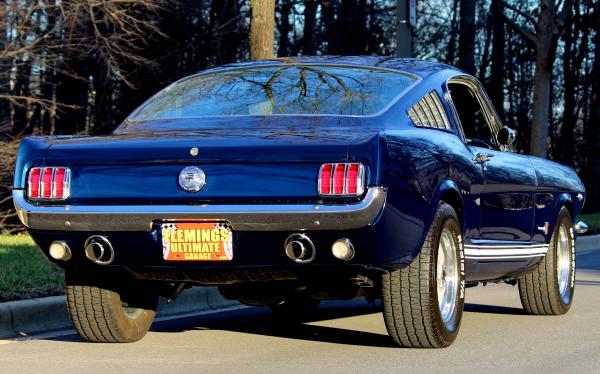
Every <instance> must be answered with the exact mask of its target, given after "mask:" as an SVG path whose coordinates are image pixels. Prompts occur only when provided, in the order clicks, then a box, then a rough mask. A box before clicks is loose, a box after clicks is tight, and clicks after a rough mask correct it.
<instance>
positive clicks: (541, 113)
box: [531, 0, 557, 157]
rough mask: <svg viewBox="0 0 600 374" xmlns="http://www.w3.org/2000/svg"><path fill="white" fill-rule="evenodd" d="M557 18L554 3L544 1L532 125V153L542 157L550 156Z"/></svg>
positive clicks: (547, 0) (537, 48)
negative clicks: (549, 123)
mask: <svg viewBox="0 0 600 374" xmlns="http://www.w3.org/2000/svg"><path fill="white" fill-rule="evenodd" d="M555 15H556V11H555V6H554V0H542V1H541V4H540V17H539V20H538V23H537V29H538V30H537V37H536V54H535V80H534V82H535V83H534V91H533V122H532V124H531V154H532V155H534V156H538V157H546V156H547V150H548V122H549V120H550V96H551V94H552V91H551V89H552V85H551V81H552V64H553V62H554V58H555V54H556V42H557V38H556V34H555V33H554V28H555V24H554V18H555Z"/></svg>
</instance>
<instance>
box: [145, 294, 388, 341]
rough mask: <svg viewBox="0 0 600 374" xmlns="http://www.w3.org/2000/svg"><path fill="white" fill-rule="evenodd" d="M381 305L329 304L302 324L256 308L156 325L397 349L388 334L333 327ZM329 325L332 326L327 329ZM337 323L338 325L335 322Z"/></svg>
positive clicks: (156, 328) (375, 310)
mask: <svg viewBox="0 0 600 374" xmlns="http://www.w3.org/2000/svg"><path fill="white" fill-rule="evenodd" d="M380 312H381V306H380V305H379V303H378V304H376V305H370V304H368V303H366V302H365V301H362V302H327V303H325V305H324V306H323V307H321V308H319V309H318V310H317V311H316V312H314V314H312V315H309V316H306V318H303V319H302V320H301V321H297V320H293V319H285V318H278V317H276V316H274V315H273V314H272V313H271V311H270V310H269V308H266V307H255V308H248V309H244V310H240V311H233V312H227V313H219V314H214V315H205V316H197V317H191V318H189V319H187V321H182V323H171V322H172V321H169V322H164V323H161V322H159V323H156V324H154V325H153V326H152V329H151V331H154V332H180V331H186V330H206V329H210V330H224V331H233V332H239V333H244V334H255V335H263V336H272V337H279V338H286V339H298V340H308V341H317V342H326V343H337V344H346V345H358V346H369V347H394V343H393V341H392V340H391V339H390V337H389V336H388V335H387V334H379V333H374V332H367V331H358V330H351V329H346V328H342V327H333V326H331V325H332V323H330V322H327V321H332V320H336V319H341V318H346V317H357V316H361V315H369V314H374V313H380ZM324 323H327V324H328V326H323V324H324ZM333 324H334V323H333Z"/></svg>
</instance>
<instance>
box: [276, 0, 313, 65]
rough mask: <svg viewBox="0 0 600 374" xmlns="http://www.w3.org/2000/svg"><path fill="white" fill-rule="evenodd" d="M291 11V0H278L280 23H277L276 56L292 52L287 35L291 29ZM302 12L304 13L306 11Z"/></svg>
mask: <svg viewBox="0 0 600 374" xmlns="http://www.w3.org/2000/svg"><path fill="white" fill-rule="evenodd" d="M313 1H314V0H313ZM291 11H292V2H291V1H288V0H279V14H280V15H281V23H280V24H279V43H278V44H279V47H278V49H277V56H278V57H285V56H289V55H290V53H291V52H292V46H291V43H290V36H289V33H290V31H292V25H291V24H290V13H291ZM304 14H306V11H305V13H304Z"/></svg>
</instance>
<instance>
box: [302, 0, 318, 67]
mask: <svg viewBox="0 0 600 374" xmlns="http://www.w3.org/2000/svg"><path fill="white" fill-rule="evenodd" d="M316 21H317V2H316V0H305V1H304V30H303V32H302V54H304V55H314V54H315V52H316V50H317V45H316V42H315V25H316Z"/></svg>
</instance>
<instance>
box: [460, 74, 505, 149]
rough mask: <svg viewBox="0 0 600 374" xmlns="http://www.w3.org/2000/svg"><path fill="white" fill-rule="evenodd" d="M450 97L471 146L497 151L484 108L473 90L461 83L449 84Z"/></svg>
mask: <svg viewBox="0 0 600 374" xmlns="http://www.w3.org/2000/svg"><path fill="white" fill-rule="evenodd" d="M448 89H449V90H450V96H451V97H452V101H453V103H454V106H455V107H456V111H457V114H458V117H459V119H460V123H461V125H462V128H463V132H464V134H465V138H466V143H467V144H469V145H473V146H477V147H483V148H490V149H496V145H495V143H496V142H495V141H494V135H493V134H492V131H491V128H490V125H489V123H488V121H487V119H486V117H485V114H484V111H483V108H482V107H481V104H480V103H479V100H477V97H476V96H475V94H474V93H473V91H471V89H470V88H469V87H468V86H466V85H464V84H459V83H448Z"/></svg>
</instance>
